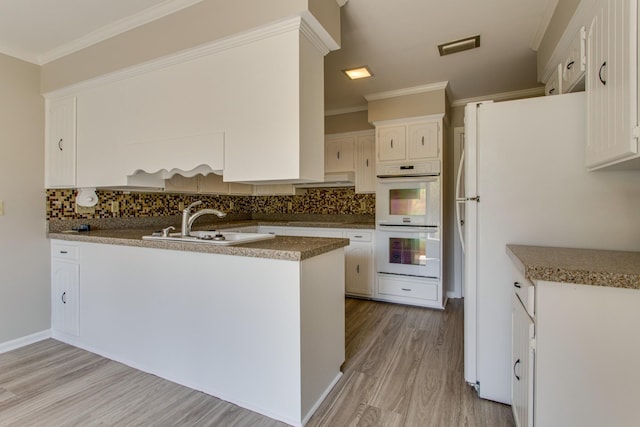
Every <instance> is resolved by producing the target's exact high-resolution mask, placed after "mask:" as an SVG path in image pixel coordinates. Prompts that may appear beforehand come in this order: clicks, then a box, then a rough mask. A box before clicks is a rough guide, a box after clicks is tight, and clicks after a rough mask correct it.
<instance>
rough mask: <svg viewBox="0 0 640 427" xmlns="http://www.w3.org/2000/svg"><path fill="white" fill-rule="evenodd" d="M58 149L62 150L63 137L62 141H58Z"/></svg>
mask: <svg viewBox="0 0 640 427" xmlns="http://www.w3.org/2000/svg"><path fill="white" fill-rule="evenodd" d="M58 149H59V150H60V151H62V138H60V141H58Z"/></svg>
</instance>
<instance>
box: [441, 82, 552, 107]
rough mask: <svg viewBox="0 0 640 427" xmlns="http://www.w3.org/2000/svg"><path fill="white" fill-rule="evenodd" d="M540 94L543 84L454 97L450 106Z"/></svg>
mask: <svg viewBox="0 0 640 427" xmlns="http://www.w3.org/2000/svg"><path fill="white" fill-rule="evenodd" d="M542 95H544V86H540V87H533V88H531V89H524V90H515V91H513V92H501V93H494V94H492V95H485V96H477V97H475V98H464V99H456V100H455V101H453V102H452V103H451V107H464V106H465V105H467V104H469V103H471V102H481V101H508V100H510V99H522V98H533V97H536V96H542Z"/></svg>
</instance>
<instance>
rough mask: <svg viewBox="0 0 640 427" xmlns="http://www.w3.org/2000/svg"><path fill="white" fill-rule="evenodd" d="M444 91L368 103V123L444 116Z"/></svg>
mask: <svg viewBox="0 0 640 427" xmlns="http://www.w3.org/2000/svg"><path fill="white" fill-rule="evenodd" d="M445 97H446V96H445V90H444V89H441V90H434V91H430V92H422V93H416V94H411V95H403V96H395V97H392V98H385V99H379V100H374V101H369V118H368V120H369V122H371V123H374V122H378V121H383V120H393V119H402V118H407V117H419V116H428V115H431V114H444V113H445V112H446V111H445V108H446V99H445Z"/></svg>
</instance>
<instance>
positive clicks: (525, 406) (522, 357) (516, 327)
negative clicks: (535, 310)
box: [511, 294, 534, 427]
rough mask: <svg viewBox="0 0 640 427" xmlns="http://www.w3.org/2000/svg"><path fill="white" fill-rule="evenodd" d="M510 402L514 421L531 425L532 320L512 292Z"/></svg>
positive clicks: (524, 426) (523, 425) (517, 423)
mask: <svg viewBox="0 0 640 427" xmlns="http://www.w3.org/2000/svg"><path fill="white" fill-rule="evenodd" d="M511 316H512V317H511V319H512V343H511V346H512V347H511V357H512V360H511V364H512V368H513V370H512V373H511V404H512V408H513V416H514V418H515V421H516V425H517V426H520V427H531V426H533V388H534V379H533V378H534V371H533V369H534V360H533V358H534V350H533V349H532V348H531V344H530V343H531V340H532V339H533V337H534V324H533V321H532V320H531V318H530V317H529V315H527V312H526V310H525V309H524V306H523V305H522V303H521V302H520V300H519V298H518V296H517V295H516V294H514V295H513V299H512V304H511Z"/></svg>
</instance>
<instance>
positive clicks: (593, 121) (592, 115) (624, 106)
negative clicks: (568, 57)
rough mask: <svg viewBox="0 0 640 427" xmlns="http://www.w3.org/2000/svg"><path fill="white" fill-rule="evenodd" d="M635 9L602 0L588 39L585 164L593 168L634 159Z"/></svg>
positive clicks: (623, 2) (632, 5)
mask: <svg viewBox="0 0 640 427" xmlns="http://www.w3.org/2000/svg"><path fill="white" fill-rule="evenodd" d="M636 8H637V3H636V2H633V1H629V0H607V1H603V2H602V5H601V6H600V7H599V9H598V12H597V14H596V16H595V18H594V20H593V22H592V24H591V27H590V29H589V34H588V36H587V52H588V54H587V63H588V65H587V86H586V90H587V150H586V151H587V153H586V165H587V167H589V168H592V169H595V168H598V167H602V166H607V165H609V164H615V163H618V162H620V161H622V160H626V159H629V158H634V157H636V156H637V154H638V135H637V133H638V115H637V108H638V105H637V102H638V98H637V97H638V88H637V81H636V80H637V55H638V52H637V49H638V37H637V19H638V18H637V16H636V14H637V10H636ZM634 133H635V136H634Z"/></svg>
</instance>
